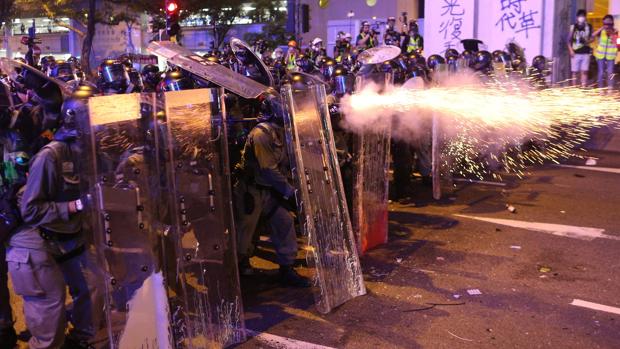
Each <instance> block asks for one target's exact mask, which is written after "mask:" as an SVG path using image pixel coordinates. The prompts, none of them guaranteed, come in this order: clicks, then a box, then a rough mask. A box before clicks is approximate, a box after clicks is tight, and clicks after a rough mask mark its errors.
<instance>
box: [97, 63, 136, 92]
mask: <svg viewBox="0 0 620 349" xmlns="http://www.w3.org/2000/svg"><path fill="white" fill-rule="evenodd" d="M128 86H129V75H128V74H127V70H126V69H125V66H124V65H123V64H122V63H121V62H119V61H117V60H113V59H107V60H105V61H103V62H102V63H101V65H99V88H100V89H101V90H103V91H104V92H105V91H110V90H112V91H115V92H116V93H125V92H126V91H127V87H128Z"/></svg>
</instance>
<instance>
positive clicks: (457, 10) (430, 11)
mask: <svg viewBox="0 0 620 349" xmlns="http://www.w3.org/2000/svg"><path fill="white" fill-rule="evenodd" d="M485 2H486V0H485ZM474 5H475V1H474V0H434V1H427V2H426V5H425V9H424V54H425V55H426V56H430V55H432V54H441V55H443V54H444V52H445V51H446V50H447V49H449V48H454V49H457V50H459V51H462V50H463V45H461V40H464V39H471V38H473V37H474V20H475V17H474V10H475V6H474Z"/></svg>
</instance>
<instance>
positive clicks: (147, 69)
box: [142, 64, 161, 92]
mask: <svg viewBox="0 0 620 349" xmlns="http://www.w3.org/2000/svg"><path fill="white" fill-rule="evenodd" d="M160 80H161V73H160V72H159V67H158V66H156V65H155V64H147V65H145V66H144V67H142V82H143V83H144V91H145V92H155V88H157V85H158V84H159V81H160Z"/></svg>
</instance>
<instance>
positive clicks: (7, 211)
mask: <svg viewBox="0 0 620 349" xmlns="http://www.w3.org/2000/svg"><path fill="white" fill-rule="evenodd" d="M9 91H10V88H9V86H7V85H5V84H4V82H0V144H1V146H2V150H3V153H4V155H5V158H6V155H10V154H11V153H12V150H13V149H12V148H15V147H14V146H15V142H12V140H14V139H15V137H12V132H11V130H10V125H11V120H12V119H13V114H14V110H13V108H14V107H13V103H12V99H13V96H11V94H10V93H9ZM16 158H17V157H10V156H9V159H16ZM17 167H18V164H17V163H16V162H13V161H9V162H5V163H4V164H3V166H2V170H3V171H2V173H0V179H1V182H0V188H1V190H0V205H1V206H0V212H1V213H2V223H1V224H0V349H13V347H14V346H15V344H16V343H17V334H16V333H15V329H14V328H13V311H12V309H11V300H10V297H9V289H8V277H7V275H8V269H7V268H8V267H7V263H6V254H5V252H6V251H5V247H4V241H6V239H8V237H9V235H10V234H11V233H12V232H13V231H14V229H15V226H16V225H17V224H18V222H17V212H16V210H15V206H16V202H15V195H14V194H15V191H16V189H18V188H19V186H21V184H23V183H22V182H23V181H24V180H25V178H26V177H25V172H24V171H18V170H17Z"/></svg>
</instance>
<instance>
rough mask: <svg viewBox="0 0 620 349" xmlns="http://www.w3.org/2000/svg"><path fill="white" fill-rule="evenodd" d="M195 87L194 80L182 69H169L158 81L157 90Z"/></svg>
mask: <svg viewBox="0 0 620 349" xmlns="http://www.w3.org/2000/svg"><path fill="white" fill-rule="evenodd" d="M194 87H195V85H194V81H193V80H192V79H191V78H190V77H188V76H186V75H185V74H184V72H183V71H170V72H167V73H166V76H165V77H164V79H163V80H162V81H161V82H160V83H159V85H158V87H157V90H158V92H163V91H183V90H191V89H193V88H194Z"/></svg>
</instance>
